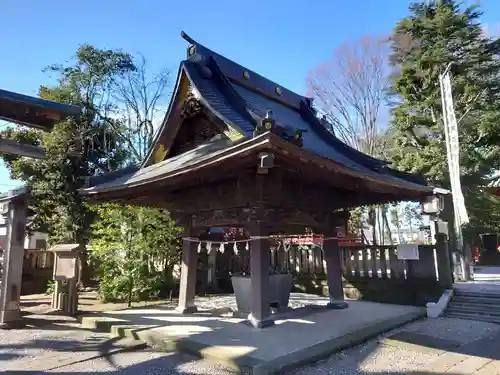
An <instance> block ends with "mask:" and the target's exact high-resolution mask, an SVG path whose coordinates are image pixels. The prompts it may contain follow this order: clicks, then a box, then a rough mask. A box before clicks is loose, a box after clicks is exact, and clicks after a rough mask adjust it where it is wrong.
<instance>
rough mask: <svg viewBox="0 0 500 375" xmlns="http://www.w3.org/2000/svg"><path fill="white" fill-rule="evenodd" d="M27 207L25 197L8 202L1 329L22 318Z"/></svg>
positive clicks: (0, 276)
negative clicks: (21, 300)
mask: <svg viewBox="0 0 500 375" xmlns="http://www.w3.org/2000/svg"><path fill="white" fill-rule="evenodd" d="M27 214H28V206H27V202H26V199H25V198H24V197H19V198H18V199H14V200H12V201H10V202H9V203H8V211H7V236H6V237H7V238H6V243H5V247H4V251H3V260H2V264H1V265H0V266H1V267H0V268H1V269H0V327H1V326H4V325H8V324H9V323H13V322H15V321H17V320H19V319H20V318H21V313H20V309H19V307H20V298H21V283H22V275H23V261H24V237H25V229H26V217H27Z"/></svg>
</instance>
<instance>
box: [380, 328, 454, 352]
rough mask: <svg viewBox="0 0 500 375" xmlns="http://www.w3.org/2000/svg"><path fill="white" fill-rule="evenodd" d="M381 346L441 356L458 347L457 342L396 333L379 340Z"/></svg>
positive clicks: (410, 333)
mask: <svg viewBox="0 0 500 375" xmlns="http://www.w3.org/2000/svg"><path fill="white" fill-rule="evenodd" d="M379 342H380V343H381V344H384V345H390V346H395V347H399V348H404V349H407V350H414V351H416V352H423V353H434V352H439V354H443V353H444V352H446V351H451V350H455V349H457V348H458V347H459V346H460V342H459V341H455V340H449V339H443V338H440V337H435V336H430V335H424V334H421V333H417V332H405V331H403V332H398V333H396V334H394V335H391V336H389V337H387V338H384V339H382V340H379Z"/></svg>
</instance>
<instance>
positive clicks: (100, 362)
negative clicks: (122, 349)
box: [45, 349, 235, 375]
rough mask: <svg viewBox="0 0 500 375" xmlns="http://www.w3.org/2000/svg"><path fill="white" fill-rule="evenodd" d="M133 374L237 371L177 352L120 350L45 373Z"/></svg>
mask: <svg viewBox="0 0 500 375" xmlns="http://www.w3.org/2000/svg"><path fill="white" fill-rule="evenodd" d="M92 372H97V373H105V374H110V375H111V374H113V375H114V374H129V375H174V374H175V375H180V374H183V375H184V374H200V375H202V374H206V375H211V374H213V375H234V374H235V372H234V371H232V370H230V369H228V368H225V367H224V366H221V365H216V364H212V363H207V362H206V361H202V360H196V359H193V358H191V357H189V356H186V355H180V354H177V353H160V352H155V351H153V350H151V349H150V350H142V351H137V352H128V353H118V354H115V355H113V356H111V357H107V358H98V359H95V360H90V361H86V362H81V363H75V364H73V365H69V366H65V367H62V368H59V369H55V370H52V371H46V372H45V373H59V374H61V373H63V374H72V375H79V374H82V375H83V374H87V373H92Z"/></svg>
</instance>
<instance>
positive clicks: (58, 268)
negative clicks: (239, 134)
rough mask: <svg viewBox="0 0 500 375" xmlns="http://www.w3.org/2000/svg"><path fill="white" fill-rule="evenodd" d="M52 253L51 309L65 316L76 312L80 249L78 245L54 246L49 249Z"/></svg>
mask: <svg viewBox="0 0 500 375" xmlns="http://www.w3.org/2000/svg"><path fill="white" fill-rule="evenodd" d="M49 251H51V252H53V253H54V276H53V277H54V280H55V283H56V285H55V289H54V293H53V294H52V308H53V309H54V310H58V311H62V312H63V313H64V314H65V315H70V316H72V315H75V314H76V313H77V311H78V286H77V282H78V275H79V270H80V264H79V262H80V253H81V248H80V245H78V244H63V245H56V246H53V247H51V248H50V249H49Z"/></svg>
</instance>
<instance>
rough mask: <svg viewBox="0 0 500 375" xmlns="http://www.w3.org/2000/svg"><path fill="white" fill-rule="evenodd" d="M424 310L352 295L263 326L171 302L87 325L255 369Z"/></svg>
mask: <svg viewBox="0 0 500 375" xmlns="http://www.w3.org/2000/svg"><path fill="white" fill-rule="evenodd" d="M423 315H424V311H423V309H422V308H418V307H413V306H398V305H388V304H380V303H373V302H366V301H349V308H348V309H345V310H328V311H324V310H320V311H319V312H318V313H316V314H310V315H307V316H305V317H304V318H302V319H299V318H294V319H285V320H282V321H277V322H276V325H275V326H273V327H270V328H266V329H263V330H260V329H256V328H252V327H248V326H247V325H245V324H243V323H242V322H243V320H242V319H234V318H222V317H213V316H211V315H210V314H209V313H208V312H201V313H199V314H192V315H179V314H178V313H176V312H175V311H174V310H172V309H171V308H167V307H165V308H162V307H155V308H150V309H130V310H124V311H119V312H109V313H106V314H101V315H91V316H85V317H82V325H83V326H84V327H87V328H98V329H102V330H105V331H106V332H110V333H112V334H113V335H116V336H119V337H131V338H134V339H136V340H140V341H142V342H146V343H148V344H150V345H153V346H155V347H159V348H163V349H165V350H172V349H175V350H178V351H183V352H187V353H190V354H195V355H198V356H200V357H202V358H206V359H211V360H214V361H217V362H221V363H224V364H226V365H229V366H231V367H233V368H235V369H239V370H247V369H251V370H252V371H253V373H254V374H270V373H274V372H277V371H283V370H286V369H290V368H293V367H296V366H298V365H301V364H305V363H308V362H312V361H316V360H318V359H320V358H323V357H325V356H327V355H329V354H331V353H332V352H336V351H339V350H341V349H344V348H346V347H349V346H353V345H355V344H357V343H360V342H363V341H365V340H366V339H368V338H370V337H374V336H377V335H379V334H380V333H382V332H385V331H388V330H390V329H393V328H395V327H398V326H400V325H402V324H405V323H408V322H410V321H412V320H415V319H417V318H419V317H421V316H423Z"/></svg>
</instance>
